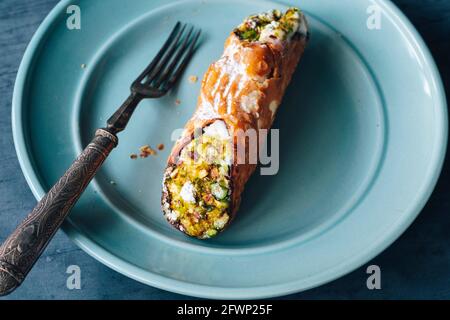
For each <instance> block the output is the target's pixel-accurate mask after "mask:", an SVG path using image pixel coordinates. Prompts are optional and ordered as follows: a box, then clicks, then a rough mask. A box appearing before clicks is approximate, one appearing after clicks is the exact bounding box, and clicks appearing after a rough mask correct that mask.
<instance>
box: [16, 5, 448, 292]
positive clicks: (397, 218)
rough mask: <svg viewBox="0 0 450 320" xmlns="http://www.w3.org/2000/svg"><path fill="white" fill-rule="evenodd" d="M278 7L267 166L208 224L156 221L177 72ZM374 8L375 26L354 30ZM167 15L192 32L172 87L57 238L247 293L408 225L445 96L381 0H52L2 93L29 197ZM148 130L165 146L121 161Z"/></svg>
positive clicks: (143, 269) (176, 114) (295, 287)
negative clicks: (283, 57) (280, 81)
mask: <svg viewBox="0 0 450 320" xmlns="http://www.w3.org/2000/svg"><path fill="white" fill-rule="evenodd" d="M70 4H76V5H78V6H79V7H80V9H81V30H69V29H68V28H67V27H66V20H67V18H68V17H69V15H68V14H67V13H66V9H67V7H68V6H69V5H70ZM285 5H298V6H301V7H302V8H303V9H304V11H305V13H306V14H307V16H308V19H309V22H310V27H311V41H310V44H309V46H308V48H307V51H306V53H305V56H304V58H303V60H302V62H301V64H300V66H299V68H298V71H297V73H296V75H295V77H294V79H293V81H292V84H291V86H290V88H289V90H288V92H287V94H286V97H285V100H284V102H283V104H282V106H281V108H280V111H279V116H278V118H277V120H276V123H275V127H276V128H280V130H281V131H280V135H281V137H280V139H281V146H280V170H279V173H278V174H277V175H275V176H261V175H259V174H258V173H257V174H255V175H254V177H252V179H251V181H250V182H249V183H248V186H247V189H246V191H245V194H244V196H243V203H242V207H241V209H240V211H239V215H238V217H237V219H236V220H235V222H234V223H233V225H232V226H231V227H230V228H229V229H228V230H227V231H226V232H225V233H223V234H222V235H220V236H219V237H217V238H215V239H212V240H210V241H200V240H195V239H190V238H187V237H185V236H184V235H183V234H181V233H180V232H178V231H176V230H174V229H173V228H171V227H170V226H169V225H168V224H167V223H166V221H165V220H164V218H163V216H162V213H161V210H160V194H161V193H160V192H161V191H160V190H161V178H162V172H163V168H164V165H165V162H166V159H167V156H168V154H169V149H170V148H171V146H172V144H173V143H172V141H171V133H172V131H173V130H174V129H175V128H180V127H182V126H183V125H184V123H185V122H186V120H187V119H189V117H190V116H191V114H192V113H193V110H194V108H195V106H196V99H197V94H198V92H199V88H200V83H196V84H191V83H190V82H189V81H188V77H189V75H197V76H199V77H200V78H201V77H202V75H203V73H204V72H205V71H206V68H207V67H208V65H209V64H210V63H211V62H212V61H214V60H215V59H217V58H218V57H219V56H220V54H221V52H222V50H223V44H224V40H225V39H226V37H227V36H228V34H229V33H230V31H231V30H232V28H233V26H235V25H237V24H238V23H239V22H240V21H241V20H242V19H243V18H244V17H245V16H247V15H248V14H251V13H257V12H260V11H265V10H269V9H272V8H280V9H284V8H285ZM377 10H379V11H377ZM377 12H379V13H380V19H381V20H380V28H379V29H371V28H368V26H367V20H368V19H369V18H375V19H376V16H371V15H373V14H375V15H376V14H377ZM177 20H181V21H185V22H191V23H194V24H195V25H197V26H198V27H201V28H202V29H203V30H204V37H203V44H202V46H201V47H200V49H199V50H198V52H197V53H196V54H195V57H194V59H193V61H192V63H191V64H190V65H189V68H188V70H187V72H186V73H185V76H184V78H183V79H182V80H181V82H180V84H179V86H178V88H177V89H176V90H175V91H174V92H172V93H171V94H170V95H169V96H167V97H165V98H163V99H160V100H148V101H144V102H142V103H141V105H140V107H139V109H138V110H137V112H136V114H135V115H134V117H133V119H132V121H131V123H130V125H129V128H127V130H126V131H125V132H124V133H122V134H121V135H120V144H119V147H118V148H117V149H116V150H115V151H114V152H113V154H111V156H110V158H109V159H108V160H107V162H106V163H105V165H104V167H103V168H102V170H101V172H100V173H99V175H98V176H97V177H96V178H95V180H94V181H93V183H92V184H91V185H90V187H89V188H88V190H87V191H86V193H85V194H84V195H83V196H82V198H81V200H80V202H79V203H78V204H77V205H76V207H75V208H74V210H73V211H72V213H71V215H70V217H69V219H68V220H67V222H66V223H65V224H64V231H65V232H66V233H67V234H68V235H69V237H70V238H71V239H73V241H75V242H76V243H77V244H78V245H79V246H80V247H81V248H83V249H84V250H85V251H86V252H88V253H89V254H91V255H92V256H93V257H95V258H96V259H98V260H99V261H101V262H103V263H104V264H106V265H108V266H110V267H111V268H113V269H115V270H117V271H119V272H121V273H123V274H125V275H127V276H129V277H131V278H133V279H136V280H138V281H141V282H143V283H147V284H149V285H152V286H155V287H159V288H163V289H166V290H170V291H174V292H178V293H183V294H187V295H193V296H198V297H208V298H263V297H273V296H280V295H285V294H289V293H293V292H297V291H301V290H305V289H308V288H311V287H315V286H318V285H320V284H323V283H325V282H328V281H331V280H333V279H336V278H338V277H340V276H342V275H344V274H346V273H348V272H350V271H352V270H354V269H355V268H357V267H358V266H361V265H362V264H364V263H366V262H367V261H369V260H370V259H371V258H373V257H374V256H376V255H377V254H378V253H380V252H381V251H382V250H383V249H385V248H386V247H387V246H388V245H389V244H391V243H392V242H393V241H394V240H395V239H396V238H397V237H398V236H399V235H400V234H401V233H402V232H403V231H404V230H405V229H406V228H407V227H408V226H409V225H410V223H411V222H412V221H413V220H414V218H415V217H416V216H417V214H418V213H419V212H420V210H421V209H422V207H423V206H424V204H425V202H426V201H427V199H428V197H429V195H430V193H431V192H432V190H433V187H434V185H435V183H436V180H437V178H438V176H439V172H440V169H441V166H442V162H443V158H444V154H445V149H446V142H447V141H446V137H447V114H446V102H445V98H444V93H443V88H442V83H441V80H440V77H439V74H438V72H437V69H436V66H435V64H434V62H433V59H432V57H431V56H430V53H429V51H428V49H427V48H426V46H425V45H424V43H423V41H422V39H421V38H420V36H419V35H418V33H417V32H416V31H415V30H414V28H413V27H412V26H411V24H410V23H409V22H408V21H407V19H406V18H405V17H404V16H403V14H402V13H401V12H400V11H399V10H398V9H397V8H396V7H394V5H392V4H391V3H390V2H388V1H382V0H378V1H366V0H346V1H335V0H322V1H316V0H302V1H294V0H292V1H289V3H285V4H281V3H277V2H269V1H256V0H246V1H238V0H217V1H209V0H207V1H200V0H189V1H181V2H174V1H148V0H134V1H123V0H109V1H107V3H106V2H105V1H87V0H79V1H67V0H64V1H61V3H60V4H58V5H57V7H56V8H55V9H54V10H53V11H52V12H51V13H50V15H49V16H48V17H47V19H46V20H45V21H44V22H43V24H42V26H41V27H40V28H39V30H38V31H37V33H36V34H35V36H34V38H33V40H32V42H31V44H30V45H29V47H28V49H27V51H26V54H25V57H24V59H23V61H22V65H21V67H20V70H19V74H18V77H17V82H16V87H15V91H14V101H13V128H14V139H15V144H16V149H17V154H18V157H19V160H20V163H21V166H22V170H23V172H24V174H25V176H26V179H27V181H28V183H29V185H30V187H31V189H32V191H33V193H34V195H35V196H36V197H37V198H41V197H42V196H43V194H44V193H45V191H46V190H48V188H49V187H50V186H51V185H52V184H53V183H54V182H55V181H56V180H57V179H58V178H59V177H60V176H61V175H62V173H63V172H64V171H65V169H66V168H67V167H68V166H69V164H70V163H71V161H72V160H73V159H74V158H75V157H76V155H77V154H78V153H79V152H80V151H81V149H82V146H84V145H86V144H87V143H88V141H89V140H90V139H91V137H92V136H93V133H94V130H95V128H97V127H101V126H103V125H104V123H105V120H106V119H107V117H108V116H109V115H110V114H111V113H112V112H113V110H114V109H115V108H117V107H118V105H119V104H120V103H121V102H122V101H123V100H124V99H125V98H126V96H127V94H128V88H129V84H130V83H131V81H132V80H133V79H134V78H135V77H136V75H137V74H138V73H139V71H140V70H142V69H143V67H144V66H145V65H146V64H147V63H148V61H149V60H150V59H152V57H153V56H154V55H155V53H156V51H157V49H158V48H159V47H160V46H161V44H162V42H163V39H164V38H165V37H166V36H167V34H168V32H169V31H170V29H171V28H172V27H173V25H174V24H175V22H176V21H177ZM177 99H179V102H181V103H180V104H179V105H177V103H175V101H176V100H177ZM159 143H164V144H165V145H166V149H165V150H164V151H162V152H159V154H158V155H157V156H156V157H151V158H148V159H139V160H131V159H130V157H129V156H130V154H131V153H135V152H137V150H138V148H139V146H142V145H145V144H150V145H152V146H155V145H157V144H159ZM111 182H113V183H111Z"/></svg>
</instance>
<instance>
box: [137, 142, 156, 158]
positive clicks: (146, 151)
mask: <svg viewBox="0 0 450 320" xmlns="http://www.w3.org/2000/svg"><path fill="white" fill-rule="evenodd" d="M139 150H140V151H141V153H140V155H139V156H140V157H141V158H147V157H148V156H155V155H156V151H155V150H153V149H152V148H151V147H150V146H149V145H145V146H142V147H140V148H139Z"/></svg>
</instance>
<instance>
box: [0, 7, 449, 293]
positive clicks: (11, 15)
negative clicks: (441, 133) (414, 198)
mask: <svg viewBox="0 0 450 320" xmlns="http://www.w3.org/2000/svg"><path fill="white" fill-rule="evenodd" d="M124 1H126V0H124ZM318 1H320V0H318ZM57 2H58V1H57V0H0V150H2V151H1V152H0V241H3V240H4V239H5V238H6V236H7V235H8V234H9V233H10V232H11V231H12V230H13V228H14V227H15V226H16V225H17V223H19V222H20V220H22V219H23V218H24V217H25V215H26V214H27V213H28V212H29V211H30V210H31V209H32V208H33V207H34V205H35V203H36V201H35V199H34V197H33V195H32V194H31V192H30V190H29V189H28V186H27V184H26V182H25V179H24V177H23V175H22V172H21V171H20V168H19V163H18V161H17V158H16V154H15V151H14V146H13V139H12V133H11V116H10V114H11V99H12V92H13V85H14V80H15V76H16V72H17V69H18V67H19V63H20V60H21V59H22V55H23V53H24V50H25V48H26V45H27V44H28V42H29V41H30V39H31V37H32V35H33V33H34V32H35V31H36V29H37V27H38V25H39V24H40V22H41V21H42V20H43V18H44V17H45V16H46V15H47V13H48V12H49V11H50V10H51V9H52V8H53V7H54V6H55V5H56V3H57ZM394 2H395V3H396V4H397V5H398V6H399V7H400V8H401V9H402V10H403V12H404V13H405V14H406V15H407V16H408V17H409V18H410V20H411V21H412V22H413V24H414V25H415V26H416V28H417V29H418V30H419V32H420V33H421V35H422V36H423V38H424V39H425V41H426V43H427V44H428V46H429V48H430V49H431V52H432V54H433V56H434V58H435V59H436V62H437V64H438V67H439V69H440V72H441V75H442V78H443V81H444V85H445V87H446V90H447V96H449V94H448V93H449V88H450V86H449V84H450V63H449V57H450V1H448V0H396V1H394ZM449 178H450V176H449V165H448V157H447V161H446V165H445V167H444V170H443V173H442V176H441V178H440V180H439V183H438V185H437V187H436V189H435V191H434V193H433V195H432V197H431V199H430V201H429V202H428V204H427V205H426V207H425V209H424V210H423V212H422V213H421V214H420V216H419V218H418V219H417V220H416V221H415V222H414V224H413V225H412V226H411V227H410V228H409V229H408V230H407V231H406V232H405V233H404V234H403V235H402V236H401V238H400V239H399V240H397V241H396V242H395V243H394V244H393V245H392V246H391V247H390V248H388V249H387V250H386V251H385V252H384V253H382V254H381V255H379V256H378V257H377V258H375V259H374V260H373V261H371V262H370V263H368V264H367V265H365V266H363V267H361V268H360V269H358V270H356V271H354V272H352V273H351V274H349V275H347V276H345V277H343V278H340V279H339V280H336V281H334V282H332V283H329V284H327V285H324V286H322V287H319V288H316V289H312V290H309V291H307V292H303V293H299V294H295V295H290V296H288V297H285V298H288V299H353V298H358V299H408V298H416V299H449V298H450V216H449V214H450V201H449V199H450V197H449V196H450V190H449V189H450V188H449ZM71 264H77V265H79V266H80V268H81V272H82V273H81V277H82V289H81V290H73V291H70V290H68V289H67V288H66V279H67V274H66V273H65V272H66V268H67V267H68V266H69V265H71ZM370 264H377V265H379V266H380V267H381V270H382V289H381V290H375V291H370V290H368V289H367V288H366V279H367V274H366V272H365V271H366V268H367V266H368V265H370ZM178 298H189V297H184V296H180V295H177V294H173V293H170V292H166V291H162V290H159V289H156V288H152V287H149V286H146V285H143V284H140V283H138V282H135V281H133V280H131V279H128V278H126V277H124V276H122V275H120V274H119V273H116V272H114V271H112V270H110V269H108V268H107V267H105V266H104V265H102V264H101V263H99V262H97V261H96V260H94V259H93V258H91V257H89V256H88V255H87V254H86V253H84V252H83V251H82V250H81V249H79V248H78V247H76V246H75V245H74V244H73V243H72V242H71V241H70V240H68V238H67V237H66V236H65V235H64V234H63V233H62V232H58V234H57V235H56V237H55V238H54V240H53V241H52V242H51V244H50V245H49V247H48V248H47V250H46V251H45V253H44V254H43V256H42V258H41V259H40V260H39V262H38V263H37V264H36V266H35V267H34V269H33V270H32V271H31V273H30V275H29V276H28V278H27V280H26V281H25V283H24V284H23V285H22V287H20V288H19V289H18V290H17V291H16V292H14V293H13V294H11V295H10V296H9V297H7V299H178Z"/></svg>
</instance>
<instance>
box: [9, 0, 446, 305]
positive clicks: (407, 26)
mask: <svg viewBox="0 0 450 320" xmlns="http://www.w3.org/2000/svg"><path fill="white" fill-rule="evenodd" d="M175 1H176V0H173V1H172V2H175ZM272 2H277V3H280V4H283V5H286V3H285V1H282V0H281V1H280V0H272ZM373 2H375V3H379V4H380V5H382V6H383V7H384V8H385V9H388V10H389V11H390V13H391V14H392V16H393V17H395V18H396V22H397V23H400V25H401V27H402V31H403V32H405V33H406V34H407V35H408V41H409V42H414V43H413V44H414V47H415V49H416V50H418V51H419V52H420V53H421V54H422V56H423V58H424V60H425V61H426V62H427V64H428V66H429V72H430V77H431V79H433V81H434V85H435V89H436V93H437V94H436V97H435V98H436V108H437V106H440V108H437V110H438V111H440V115H441V116H440V117H439V118H438V120H440V123H439V124H440V126H439V128H438V131H437V135H436V141H435V143H436V149H437V150H436V151H435V153H434V157H433V158H432V161H430V162H431V163H432V165H431V166H430V172H431V173H432V174H430V175H429V176H428V177H427V178H426V179H425V180H424V183H423V186H422V190H419V196H417V198H416V200H415V203H414V205H413V206H411V208H410V210H409V213H408V214H407V215H405V218H404V219H403V220H401V221H400V222H399V223H397V224H395V225H393V226H392V227H391V228H389V229H388V230H386V233H385V234H386V236H385V237H383V238H382V239H383V240H380V241H379V242H378V243H377V244H376V245H374V246H373V247H372V248H371V250H367V251H366V252H364V253H362V254H360V255H357V256H356V257H355V258H353V259H352V260H349V261H346V262H345V263H342V264H340V265H337V266H336V267H334V268H330V269H327V270H326V271H324V272H323V273H321V274H316V275H314V276H313V277H310V278H308V279H309V281H307V284H306V285H305V283H303V282H305V281H304V280H301V281H300V280H299V281H294V282H290V283H282V284H277V285H267V286H260V287H246V288H220V287H217V286H209V285H200V284H192V283H188V282H185V281H180V280H174V279H170V278H167V277H164V276H161V275H158V274H155V273H153V272H151V271H149V270H144V269H142V268H140V267H138V266H136V265H133V264H132V263H130V262H126V261H124V260H122V259H121V258H119V257H117V256H116V255H114V254H113V253H111V252H109V251H108V250H106V249H104V248H102V247H101V246H99V245H98V244H97V243H95V242H94V241H93V240H92V239H90V238H89V236H87V235H85V234H84V233H83V232H81V231H80V230H78V229H77V228H76V226H73V225H70V224H68V223H64V225H63V227H62V229H63V231H64V232H65V233H66V234H67V236H68V237H69V238H70V239H71V240H72V241H73V242H74V243H75V244H76V245H77V246H79V247H80V248H81V249H82V250H83V251H85V252H86V253H88V254H89V255H90V256H92V257H93V258H95V259H96V260H98V261H100V262H101V263H103V264H105V265H106V266H108V267H109V268H111V269H113V270H115V271H117V272H119V273H121V274H123V275H125V276H127V277H129V278H132V279H134V280H137V281H139V282H142V283H145V284H148V285H151V286H154V287H157V288H160V289H163V290H168V291H171V292H175V293H179V294H184V295H190V296H195V297H202V298H215V299H236V298H238V299H255V298H269V297H276V296H282V295H287V294H292V293H296V292H300V291H304V290H308V289H310V288H312V287H316V286H320V285H322V284H324V283H327V282H330V281H332V280H335V279H337V278H340V277H342V276H344V275H345V274H348V273H350V272H351V271H353V270H355V269H357V268H358V267H360V266H361V265H363V264H364V263H366V262H367V261H369V260H371V259H372V258H374V257H375V256H377V255H378V254H380V253H381V252H382V251H383V250H385V249H386V248H387V247H388V246H389V245H391V244H392V243H393V242H394V241H395V240H396V239H397V238H398V237H399V236H400V235H401V234H402V233H403V232H404V231H405V230H406V229H407V228H408V227H409V226H410V225H411V223H412V222H413V221H414V220H415V218H416V217H417V216H418V214H419V213H420V212H421V211H422V209H423V207H424V206H425V204H426V203H427V201H428V199H429V197H430V195H431V193H432V192H433V190H434V188H435V186H436V184H437V181H438V179H439V177H440V174H441V171H442V167H443V163H444V160H445V156H446V150H447V139H448V136H447V134H448V115H447V101H446V95H445V90H444V85H443V83H442V79H441V76H440V73H439V71H438V68H437V65H436V62H435V60H434V58H433V56H432V55H431V52H430V50H429V48H428V47H427V45H426V44H425V41H424V40H423V38H422V37H421V35H420V34H419V32H418V31H417V30H416V28H415V27H414V26H413V24H412V23H411V22H410V21H409V19H408V18H407V17H406V16H405V14H404V13H403V12H402V11H401V10H400V9H399V8H398V7H397V6H396V5H395V4H394V3H393V2H391V1H389V0H373ZM70 3H71V0H62V1H60V2H59V3H58V4H57V5H56V6H55V7H54V8H53V9H52V10H51V11H50V12H49V14H48V15H47V16H46V17H45V19H44V20H43V21H42V23H41V24H40V26H39V27H38V29H37V31H36V32H35V34H34V35H33V37H32V39H31V41H30V43H29V44H28V46H27V48H26V50H25V53H24V56H23V58H22V61H21V63H20V66H19V69H18V72H17V76H16V81H15V84H14V91H13V101H12V116H11V122H12V132H13V140H14V147H15V150H16V154H17V158H18V161H19V164H20V168H21V170H22V172H23V174H24V176H25V179H26V181H27V184H28V186H29V187H30V189H31V191H32V193H33V195H34V196H35V198H36V199H37V200H39V199H41V198H42V197H43V195H44V194H45V191H44V188H43V186H42V184H41V183H40V181H39V178H38V172H37V171H35V169H36V168H35V166H34V165H33V161H32V156H31V154H30V152H29V150H28V149H27V144H26V139H25V128H24V126H23V125H22V119H23V114H22V108H21V106H22V102H23V97H22V96H23V92H24V88H25V87H26V84H27V80H28V76H29V72H30V66H32V64H33V59H34V58H35V56H34V53H35V52H36V50H37V49H38V48H39V46H40V44H41V42H42V40H43V39H44V38H45V35H46V33H47V32H48V31H49V30H50V29H51V27H52V24H54V23H55V22H56V20H57V18H58V15H59V14H60V13H61V11H63V9H65V8H66V7H67V6H68V5H69V4H70ZM314 278H319V279H320V280H319V279H314ZM308 282H309V283H308Z"/></svg>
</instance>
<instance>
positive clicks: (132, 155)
mask: <svg viewBox="0 0 450 320" xmlns="http://www.w3.org/2000/svg"><path fill="white" fill-rule="evenodd" d="M137 158H138V156H137V154H136V153H132V154H130V159H132V160H136V159H137Z"/></svg>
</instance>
